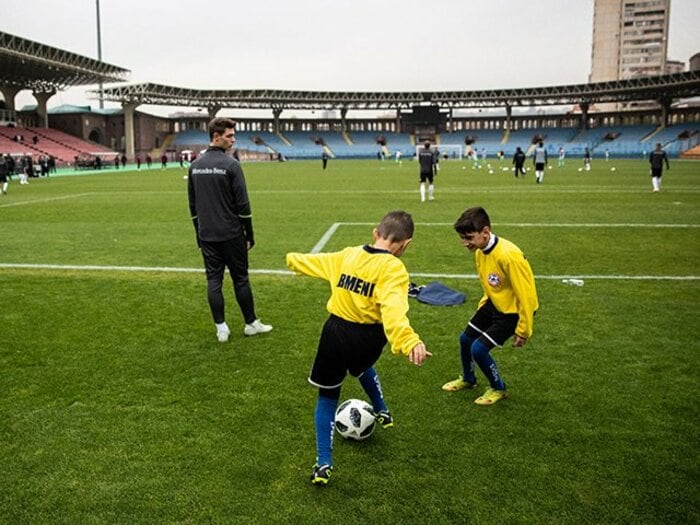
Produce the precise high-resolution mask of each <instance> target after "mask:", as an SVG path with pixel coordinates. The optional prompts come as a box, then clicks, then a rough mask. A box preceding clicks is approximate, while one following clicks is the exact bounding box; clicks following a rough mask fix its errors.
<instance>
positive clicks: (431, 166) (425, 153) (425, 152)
mask: <svg viewBox="0 0 700 525" xmlns="http://www.w3.org/2000/svg"><path fill="white" fill-rule="evenodd" d="M418 162H419V164H420V201H421V202H425V182H426V181H427V182H428V200H433V199H434V196H433V191H434V187H433V178H434V177H435V174H436V172H437V157H436V155H435V153H434V152H433V151H432V150H431V149H430V141H429V140H426V141H425V144H423V147H422V148H421V150H420V151H419V152H418Z"/></svg>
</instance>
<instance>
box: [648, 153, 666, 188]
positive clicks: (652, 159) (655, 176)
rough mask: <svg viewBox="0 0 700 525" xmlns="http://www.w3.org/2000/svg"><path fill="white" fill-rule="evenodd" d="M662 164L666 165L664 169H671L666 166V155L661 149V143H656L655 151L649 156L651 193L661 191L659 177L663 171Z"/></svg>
mask: <svg viewBox="0 0 700 525" xmlns="http://www.w3.org/2000/svg"><path fill="white" fill-rule="evenodd" d="M664 162H665V163H666V169H667V170H668V169H671V166H669V164H668V155H666V152H665V151H664V150H663V149H662V147H661V143H660V142H657V143H656V149H654V151H652V152H651V153H650V154H649V164H650V165H651V188H652V191H661V175H662V174H663V171H664Z"/></svg>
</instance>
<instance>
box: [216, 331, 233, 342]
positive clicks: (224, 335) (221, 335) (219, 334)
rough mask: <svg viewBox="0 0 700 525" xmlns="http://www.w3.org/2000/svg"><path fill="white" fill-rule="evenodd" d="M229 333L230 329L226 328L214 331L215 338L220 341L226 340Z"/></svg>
mask: <svg viewBox="0 0 700 525" xmlns="http://www.w3.org/2000/svg"><path fill="white" fill-rule="evenodd" d="M229 335H231V330H229V329H228V328H225V329H223V330H217V331H216V338H217V339H218V340H219V342H220V343H225V342H227V341H228V336H229Z"/></svg>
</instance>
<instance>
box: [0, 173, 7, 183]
mask: <svg viewBox="0 0 700 525" xmlns="http://www.w3.org/2000/svg"><path fill="white" fill-rule="evenodd" d="M0 182H7V175H5V174H4V173H0Z"/></svg>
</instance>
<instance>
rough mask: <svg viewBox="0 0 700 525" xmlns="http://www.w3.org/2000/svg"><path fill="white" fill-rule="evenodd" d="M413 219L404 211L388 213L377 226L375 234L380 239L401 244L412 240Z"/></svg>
mask: <svg viewBox="0 0 700 525" xmlns="http://www.w3.org/2000/svg"><path fill="white" fill-rule="evenodd" d="M413 230H414V225H413V217H411V214H410V213H408V212H406V211H401V210H397V211H390V212H389V213H387V214H386V215H385V216H384V217H383V218H382V222H380V223H379V226H377V233H378V234H379V236H380V237H381V238H382V239H386V240H388V241H391V242H402V241H405V240H407V239H412V238H413Z"/></svg>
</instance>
